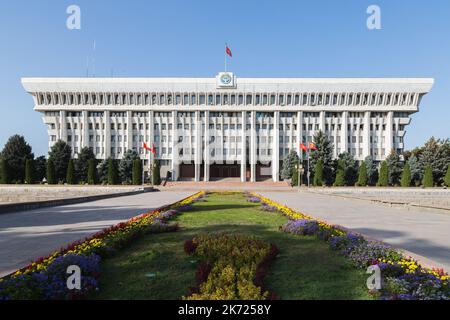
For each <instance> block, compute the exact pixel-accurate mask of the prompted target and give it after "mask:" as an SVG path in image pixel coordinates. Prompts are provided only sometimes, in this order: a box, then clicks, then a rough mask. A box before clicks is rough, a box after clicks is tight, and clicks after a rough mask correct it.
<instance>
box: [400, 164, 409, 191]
mask: <svg viewBox="0 0 450 320" xmlns="http://www.w3.org/2000/svg"><path fill="white" fill-rule="evenodd" d="M400 184H401V186H402V187H404V188H407V187H410V186H411V169H410V167H409V164H408V163H406V164H405V166H404V167H403V172H402V178H401V180H400Z"/></svg>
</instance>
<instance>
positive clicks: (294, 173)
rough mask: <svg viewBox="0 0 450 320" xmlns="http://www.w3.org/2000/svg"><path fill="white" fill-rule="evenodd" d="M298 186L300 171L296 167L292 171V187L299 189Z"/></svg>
mask: <svg viewBox="0 0 450 320" xmlns="http://www.w3.org/2000/svg"><path fill="white" fill-rule="evenodd" d="M298 184H299V181H298V169H297V168H295V167H294V168H293V169H292V177H291V186H292V187H297V186H298Z"/></svg>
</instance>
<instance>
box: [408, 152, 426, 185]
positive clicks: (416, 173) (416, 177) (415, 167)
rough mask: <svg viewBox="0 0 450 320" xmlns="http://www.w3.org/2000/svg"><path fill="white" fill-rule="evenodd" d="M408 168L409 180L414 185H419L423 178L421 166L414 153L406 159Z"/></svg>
mask: <svg viewBox="0 0 450 320" xmlns="http://www.w3.org/2000/svg"><path fill="white" fill-rule="evenodd" d="M408 166H409V170H410V171H411V182H412V183H413V184H414V185H415V186H420V184H421V183H422V179H423V166H422V163H421V162H420V161H419V159H418V158H417V156H415V155H414V154H413V155H411V157H410V158H409V159H408Z"/></svg>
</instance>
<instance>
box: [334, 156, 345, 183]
mask: <svg viewBox="0 0 450 320" xmlns="http://www.w3.org/2000/svg"><path fill="white" fill-rule="evenodd" d="M333 186H335V187H343V186H345V169H344V167H343V163H342V161H341V160H339V161H338V168H337V171H336V179H335V180H334V184H333Z"/></svg>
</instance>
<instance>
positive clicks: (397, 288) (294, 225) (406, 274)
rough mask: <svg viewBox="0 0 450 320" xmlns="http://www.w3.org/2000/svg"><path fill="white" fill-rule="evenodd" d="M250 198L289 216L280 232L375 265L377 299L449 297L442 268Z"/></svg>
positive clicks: (358, 264)
mask: <svg viewBox="0 0 450 320" xmlns="http://www.w3.org/2000/svg"><path fill="white" fill-rule="evenodd" d="M251 197H253V198H254V197H257V198H259V199H260V202H261V203H262V204H265V205H267V206H273V207H276V208H277V209H278V210H279V211H280V212H281V213H282V214H284V215H285V216H287V217H288V218H289V219H290V221H289V222H288V223H286V224H285V225H284V226H282V227H281V228H280V229H281V230H282V231H284V232H288V233H293V234H297V235H303V236H316V237H318V238H320V239H323V240H324V241H327V242H328V244H329V245H330V248H331V249H333V250H336V251H338V252H339V253H340V254H341V255H343V256H345V257H346V258H348V259H349V261H350V262H351V263H352V264H353V265H354V266H355V267H357V268H364V269H366V268H367V267H369V266H374V265H376V266H378V267H379V268H380V270H381V276H382V283H383V286H382V289H381V290H380V291H379V292H373V293H374V294H376V295H377V296H378V297H379V298H381V299H400V300H405V299H407V300H410V299H412V300H427V299H433V300H439V299H445V300H450V284H449V281H450V276H449V275H448V274H447V273H445V272H444V270H442V269H428V268H424V267H422V266H421V265H420V264H418V262H417V261H414V260H413V259H411V258H409V257H405V256H404V255H403V254H402V253H401V252H399V251H397V250H395V249H393V248H392V247H390V246H387V245H386V244H384V243H382V242H377V241H369V240H366V239H365V238H364V237H363V236H362V235H359V234H356V233H354V232H349V231H346V230H344V229H343V228H341V227H339V226H334V225H330V224H328V223H325V222H323V221H319V220H316V219H314V218H312V217H311V216H307V215H304V214H302V213H298V212H295V211H294V210H292V209H290V208H288V207H286V206H282V205H280V204H278V203H276V202H274V201H272V200H270V199H267V198H264V197H262V196H259V195H257V194H251Z"/></svg>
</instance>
